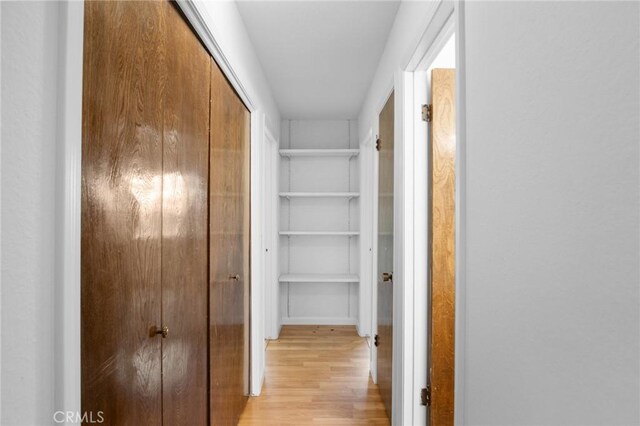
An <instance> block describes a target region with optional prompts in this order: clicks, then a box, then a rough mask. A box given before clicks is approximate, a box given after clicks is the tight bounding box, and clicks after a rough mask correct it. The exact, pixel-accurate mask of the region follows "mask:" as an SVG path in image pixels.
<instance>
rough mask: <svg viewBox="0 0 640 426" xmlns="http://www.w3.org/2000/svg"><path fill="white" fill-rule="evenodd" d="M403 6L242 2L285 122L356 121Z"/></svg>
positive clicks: (337, 2)
mask: <svg viewBox="0 0 640 426" xmlns="http://www.w3.org/2000/svg"><path fill="white" fill-rule="evenodd" d="M399 5H400V3H399V1H239V2H238V8H239V9H240V14H241V15H242V19H243V20H244V23H245V26H246V27H247V31H248V32H249V36H250V38H251V41H252V42H253V45H254V47H255V49H256V51H257V54H258V57H259V59H260V62H261V63H262V68H263V69H264V72H265V74H266V76H267V79H268V81H269V84H270V86H271V90H272V92H273V95H274V97H275V100H276V103H277V104H278V108H279V109H280V113H281V114H282V117H283V118H285V119H345V118H356V117H357V116H358V113H359V111H360V107H361V106H362V103H363V102H364V97H365V95H366V92H367V90H368V88H369V85H370V84H371V80H372V78H373V74H374V72H375V70H376V68H377V65H378V61H379V60H380V56H381V55H382V51H383V49H384V45H385V43H386V40H387V36H388V35H389V31H390V30H391V25H392V24H393V20H394V18H395V15H396V12H397V10H398V6H399Z"/></svg>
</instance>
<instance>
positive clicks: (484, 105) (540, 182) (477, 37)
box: [463, 2, 640, 425]
mask: <svg viewBox="0 0 640 426" xmlns="http://www.w3.org/2000/svg"><path fill="white" fill-rule="evenodd" d="M639 7H640V5H639V4H638V3H637V2H624V3H623V2H620V3H605V2H603V3H600V2H496V3H493V2H488V3H484V2H483V3H480V2H468V3H467V4H466V10H465V15H466V18H465V28H464V29H465V39H464V42H465V47H466V55H465V60H466V116H467V120H466V135H467V140H466V152H467V168H466V173H467V176H466V187H467V197H466V198H467V203H466V208H465V210H464V211H463V214H466V217H467V222H466V225H467V235H466V241H467V244H466V248H467V251H466V264H465V265H464V266H465V267H466V273H467V279H466V338H465V348H466V352H465V373H466V376H465V379H464V380H465V388H464V411H465V416H466V418H465V423H466V424H470V425H481V424H486V425H489V424H491V425H499V424H501V425H524V424H603V425H604V424H607V425H613V424H625V425H630V424H638V423H639V422H640V414H639V413H638V410H639V405H640V404H639V401H640V394H639V390H640V382H639V378H640V370H639V366H640V365H639V362H638V360H639V359H640V350H639V339H640V328H639V324H640V318H639V284H638V283H639V281H640V276H639V258H640V251H639V220H640V216H639V206H638V201H639V194H638V191H639V187H640V185H639V173H638V169H639V162H638V160H639V158H638V156H639V139H640V125H639V120H640V118H639V117H640V105H639V93H640V83H639V78H640V63H639V52H640V50H639V48H640V47H639V44H638V43H639V38H640V37H639V36H640V34H639V29H640V21H639V12H640V11H639Z"/></svg>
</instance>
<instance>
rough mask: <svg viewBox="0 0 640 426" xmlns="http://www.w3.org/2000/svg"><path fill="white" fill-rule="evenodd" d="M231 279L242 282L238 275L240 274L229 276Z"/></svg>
mask: <svg viewBox="0 0 640 426" xmlns="http://www.w3.org/2000/svg"><path fill="white" fill-rule="evenodd" d="M229 279H230V280H236V281H238V280H240V275H238V274H235V275H229Z"/></svg>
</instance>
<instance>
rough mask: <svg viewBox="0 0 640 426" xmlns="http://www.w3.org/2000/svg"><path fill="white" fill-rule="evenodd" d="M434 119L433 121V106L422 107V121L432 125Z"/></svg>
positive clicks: (425, 105)
mask: <svg viewBox="0 0 640 426" xmlns="http://www.w3.org/2000/svg"><path fill="white" fill-rule="evenodd" d="M432 119H433V107H432V106H431V104H424V105H422V121H426V122H427V123H431V120H432Z"/></svg>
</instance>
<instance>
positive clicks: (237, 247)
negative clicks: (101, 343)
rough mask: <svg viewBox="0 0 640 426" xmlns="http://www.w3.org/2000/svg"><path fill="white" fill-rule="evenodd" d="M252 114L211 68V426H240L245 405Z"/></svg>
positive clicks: (222, 77) (247, 348)
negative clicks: (238, 423) (237, 425)
mask: <svg viewBox="0 0 640 426" xmlns="http://www.w3.org/2000/svg"><path fill="white" fill-rule="evenodd" d="M249 136H250V114H249V111H247V109H246V107H245V106H244V104H243V103H242V101H241V100H240V99H239V98H238V96H237V94H236V93H235V92H234V90H233V88H232V87H231V85H230V84H229V83H228V81H227V80H226V79H225V77H224V75H223V74H222V72H221V71H220V69H219V68H218V67H217V65H216V64H215V63H213V64H212V67H211V136H210V149H211V157H210V167H211V173H210V183H209V187H210V194H209V197H210V216H209V217H210V228H209V232H210V234H209V235H210V236H209V238H210V252H209V265H210V266H209V267H210V270H209V291H210V298H209V303H210V324H209V333H210V337H209V338H210V347H211V353H210V381H211V420H212V424H219V425H229V424H236V423H237V422H238V420H239V418H240V415H241V414H242V410H243V409H244V406H245V404H246V402H247V395H248V383H249V381H248V362H249V359H248V355H249V352H248V351H249V333H248V331H249V329H248V327H249V321H248V320H249V309H248V301H249V280H250V274H249V248H250V247H249V217H250V216H249V214H250V208H249V207H250V206H249V202H250V198H249V196H250V195H249V190H250V186H249Z"/></svg>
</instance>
